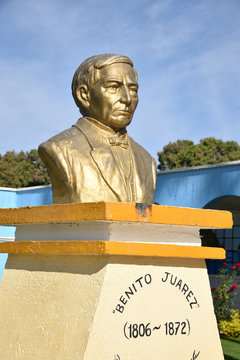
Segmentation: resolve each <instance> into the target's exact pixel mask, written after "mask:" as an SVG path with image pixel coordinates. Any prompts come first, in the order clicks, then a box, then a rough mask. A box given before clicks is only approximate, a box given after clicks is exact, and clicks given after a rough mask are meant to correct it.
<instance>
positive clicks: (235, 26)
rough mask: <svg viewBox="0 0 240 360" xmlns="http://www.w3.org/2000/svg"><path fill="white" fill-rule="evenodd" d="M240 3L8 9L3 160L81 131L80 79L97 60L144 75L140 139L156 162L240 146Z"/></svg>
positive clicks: (10, 0)
mask: <svg viewBox="0 0 240 360" xmlns="http://www.w3.org/2000/svg"><path fill="white" fill-rule="evenodd" d="M239 14H240V1H239V0H198V1H193V0H188V1H187V0H186V1H185V0H181V1H179V0H158V1H155V0H149V1H146V0H131V1H129V0H128V1H127V0H122V1H119V0H116V1H115V0H85V1H84V0H82V1H80V0H78V1H77V0H41V1H34V0H21V1H19V0H0V34H1V35H0V54H1V55H0V79H1V86H0V108H1V112H0V136H1V141H0V153H2V154H3V153H5V152H6V151H8V150H16V151H20V150H30V149H32V148H37V147H38V145H39V144H40V143H41V142H42V141H44V140H47V139H48V138H49V137H51V136H53V135H55V134H57V133H58V132H60V131H62V130H64V129H66V128H68V127H70V126H71V125H72V124H74V123H75V122H76V121H77V119H78V117H79V112H78V109H77V108H76V106H75V104H74V101H73V99H72V96H71V89H70V87H71V81H72V76H73V73H74V71H75V69H76V68H77V66H78V65H79V64H80V63H81V62H82V61H83V60H85V59H86V58H87V57H89V56H91V55H96V54H100V53H120V54H123V55H127V56H129V57H130V58H131V59H132V60H133V62H134V65H135V68H136V70H137V71H138V75H139V85H140V89H139V97H140V100H139V105H138V108H137V110H136V112H135V116H134V119H133V122H132V124H131V125H130V127H129V133H130V135H131V136H132V137H133V138H134V139H135V140H136V141H137V142H139V143H140V144H141V145H143V146H144V147H145V148H146V149H147V150H148V151H149V152H150V153H151V154H152V155H153V156H154V157H157V151H159V150H161V149H162V147H163V146H164V145H165V144H167V143H168V142H169V141H176V140H177V139H192V140H194V141H195V142H197V141H199V140H200V139H201V138H204V137H207V136H215V137H216V138H222V139H223V140H236V141H238V142H239V143H240V101H239V100H240V70H239V68H240V65H239V64H240V41H239V39H240V21H239Z"/></svg>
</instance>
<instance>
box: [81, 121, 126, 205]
mask: <svg viewBox="0 0 240 360" xmlns="http://www.w3.org/2000/svg"><path fill="white" fill-rule="evenodd" d="M74 126H75V127H77V128H78V129H79V130H80V131H81V132H82V133H83V135H84V136H85V138H86V140H87V142H88V143H89V146H90V148H91V151H90V155H91V157H92V159H93V161H94V163H95V164H96V166H97V167H98V169H99V172H100V174H101V176H102V178H103V180H104V181H105V182H106V184H107V185H108V186H109V188H110V189H111V190H112V191H113V193H114V194H115V195H116V197H117V199H118V201H122V202H127V201H128V195H127V191H126V187H125V182H124V180H123V178H122V174H121V172H120V170H119V167H118V164H117V162H116V160H115V158H114V156H113V153H112V150H111V146H110V145H108V144H107V143H106V142H105V140H104V139H103V138H104V135H103V134H102V132H100V131H99V129H98V128H97V126H96V125H95V124H93V123H92V122H90V121H89V120H87V119H84V118H83V119H80V120H79V121H78V122H77V123H76V124H75V125H74ZM106 136H107V134H106Z"/></svg>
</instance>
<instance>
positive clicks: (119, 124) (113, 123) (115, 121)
mask: <svg viewBox="0 0 240 360" xmlns="http://www.w3.org/2000/svg"><path fill="white" fill-rule="evenodd" d="M131 121H132V115H131V116H130V117H129V116H128V117H124V116H118V117H112V118H111V119H110V120H109V122H108V123H107V124H105V125H107V126H109V127H110V128H112V129H114V130H121V129H124V128H126V127H127V126H128V125H130V123H131Z"/></svg>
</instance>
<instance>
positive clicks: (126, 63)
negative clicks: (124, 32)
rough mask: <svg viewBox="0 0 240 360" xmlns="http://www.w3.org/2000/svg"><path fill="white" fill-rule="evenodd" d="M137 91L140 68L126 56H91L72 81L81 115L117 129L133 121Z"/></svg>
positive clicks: (74, 96) (73, 91)
mask: <svg viewBox="0 0 240 360" xmlns="http://www.w3.org/2000/svg"><path fill="white" fill-rule="evenodd" d="M137 91H138V83H137V73H136V70H135V69H134V68H133V63H132V61H131V60H130V59H129V58H128V57H127V56H123V55H113V54H103V55H97V56H92V57H90V58H88V59H87V60H85V61H84V62H83V63H82V64H81V65H80V66H79V67H78V68H77V70H76V72H75V74H74V77H73V81H72V94H73V98H74V100H75V103H76V105H77V106H78V107H79V110H80V112H81V114H82V115H83V116H89V117H92V118H94V119H96V120H98V121H99V122H101V123H103V124H104V125H107V126H108V127H111V128H112V129H114V130H117V131H118V130H120V129H124V128H125V127H126V126H127V125H129V124H130V122H131V120H132V117H133V113H134V111H135V108H136V106H137V103H138V94H137Z"/></svg>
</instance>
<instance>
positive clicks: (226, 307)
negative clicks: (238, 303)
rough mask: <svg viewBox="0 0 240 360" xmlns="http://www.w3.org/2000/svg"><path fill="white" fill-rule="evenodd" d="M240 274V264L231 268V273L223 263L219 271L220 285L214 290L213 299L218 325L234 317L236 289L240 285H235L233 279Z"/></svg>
mask: <svg viewBox="0 0 240 360" xmlns="http://www.w3.org/2000/svg"><path fill="white" fill-rule="evenodd" d="M239 272H240V263H237V264H236V265H235V266H231V269H230V272H229V271H228V269H227V264H226V263H225V262H223V264H222V267H221V268H220V270H219V275H220V285H219V286H218V287H217V288H212V289H211V290H212V297H213V305H214V311H215V315H216V318H217V322H218V325H219V323H220V321H224V320H230V319H231V316H232V309H233V305H234V301H235V297H236V289H237V287H238V285H236V284H233V279H234V277H235V276H236V275H238V274H239Z"/></svg>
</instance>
